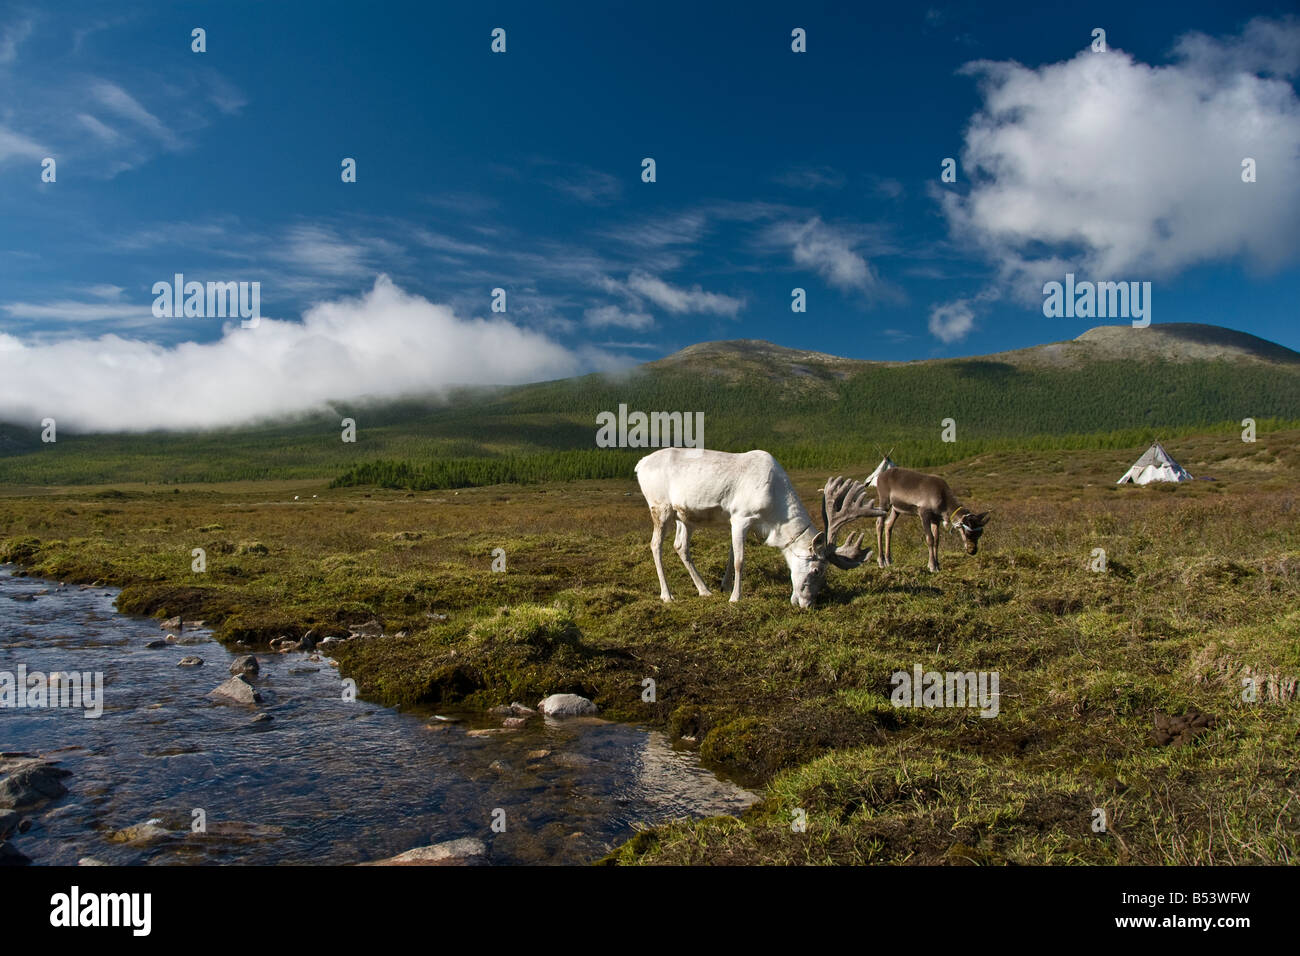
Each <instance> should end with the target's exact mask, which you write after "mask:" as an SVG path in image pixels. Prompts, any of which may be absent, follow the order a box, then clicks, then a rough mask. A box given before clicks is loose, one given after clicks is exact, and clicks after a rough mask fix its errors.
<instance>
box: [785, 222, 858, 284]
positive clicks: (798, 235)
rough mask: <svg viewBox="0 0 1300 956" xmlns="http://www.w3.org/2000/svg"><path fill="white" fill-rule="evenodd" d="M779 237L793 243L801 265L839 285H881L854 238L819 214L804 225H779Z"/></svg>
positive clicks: (793, 248) (795, 254)
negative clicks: (858, 250) (827, 222)
mask: <svg viewBox="0 0 1300 956" xmlns="http://www.w3.org/2000/svg"><path fill="white" fill-rule="evenodd" d="M775 236H776V238H777V239H778V240H779V241H782V242H785V243H787V244H789V245H790V247H791V253H792V255H793V256H794V261H795V263H796V264H797V265H801V266H805V267H807V268H811V269H813V270H814V271H815V272H816V273H817V274H818V275H820V276H821V277H822V278H823V279H825V280H826V281H827V282H829V283H830V284H831V285H833V286H835V287H836V288H839V289H844V290H858V291H861V292H865V291H867V290H868V289H871V288H872V287H874V286H875V285H876V284H877V279H876V274H875V273H874V272H873V271H872V269H871V266H870V265H869V264H868V263H867V260H866V259H864V258H862V256H860V255H859V254H858V253H857V252H855V251H854V247H855V245H856V241H855V239H854V237H853V236H851V235H849V234H848V233H846V232H843V231H841V230H838V229H835V228H833V227H831V226H828V225H826V223H824V222H822V220H821V217H819V216H814V217H813V218H812V219H809V220H808V221H807V222H805V223H802V224H799V223H783V224H781V225H779V226H777V227H776V229H775Z"/></svg>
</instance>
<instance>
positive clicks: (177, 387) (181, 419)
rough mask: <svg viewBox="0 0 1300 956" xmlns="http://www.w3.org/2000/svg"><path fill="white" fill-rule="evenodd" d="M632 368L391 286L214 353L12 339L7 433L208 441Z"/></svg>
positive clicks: (270, 324) (114, 340)
mask: <svg viewBox="0 0 1300 956" xmlns="http://www.w3.org/2000/svg"><path fill="white" fill-rule="evenodd" d="M619 361H620V360H618V359H614V358H611V357H609V356H602V355H600V354H599V353H597V352H592V351H589V352H586V353H584V354H583V355H581V356H579V355H575V354H574V353H573V352H571V351H570V350H568V349H566V348H564V347H563V346H561V345H559V344H557V343H556V342H554V341H552V340H551V339H549V338H547V337H546V336H544V335H541V334H539V333H537V332H533V331H531V330H528V329H524V328H521V327H519V326H517V325H514V324H512V323H511V322H508V321H505V320H503V319H499V318H498V319H482V318H476V319H465V318H460V317H458V316H457V315H455V314H454V313H453V312H452V310H451V309H450V308H448V307H447V306H443V305H437V304H434V303H431V302H429V301H428V300H426V299H423V298H421V297H419V296H414V295H408V294H407V293H405V292H403V291H402V290H401V289H399V288H397V287H396V286H395V285H394V284H393V283H392V282H391V281H390V280H389V279H388V277H387V276H380V277H379V278H378V279H377V280H376V281H375V284H374V287H373V288H372V289H371V290H370V291H369V292H368V293H366V294H365V295H363V296H361V297H359V298H352V299H340V300H337V301H333V302H328V303H323V304H320V305H317V306H314V307H313V308H311V309H310V310H308V311H307V312H306V313H305V314H304V316H303V318H302V321H300V322H290V321H280V320H275V319H269V318H263V319H262V321H261V323H260V325H259V326H258V327H257V328H253V329H244V328H240V327H239V323H237V322H236V323H231V324H230V325H228V326H227V327H226V329H225V331H224V333H223V334H222V336H221V338H219V339H217V340H216V341H213V342H205V343H198V342H184V343H181V344H178V345H175V346H161V345H157V344H154V343H151V342H145V341H140V340H135V339H128V338H123V337H121V336H118V335H105V336H102V337H100V338H96V339H89V338H80V339H68V340H63V341H59V342H54V343H49V344H30V343H25V342H22V341H20V340H19V339H18V338H16V337H14V336H12V335H6V334H0V420H6V421H19V422H27V423H29V424H35V423H36V422H39V421H40V420H41V419H42V418H45V417H53V418H55V419H56V420H57V421H58V423H59V425H60V426H62V427H65V428H67V429H68V430H69V431H85V430H95V431H98V430H103V431H119V430H121V431H141V430H146V429H152V428H195V427H199V428H202V427H212V426H220V425H231V424H241V423H246V422H252V421H258V420H266V419H278V418H284V417H286V416H291V415H294V414H297V413H302V412H306V411H310V410H315V409H323V408H326V407H328V405H329V403H330V402H332V401H355V400H364V399H386V398H395V397H398V396H402V395H409V394H427V393H430V392H437V391H439V390H440V389H443V388H445V387H447V386H451V385H474V384H509V383H517V382H526V381H536V380H541V379H550V378H559V377H564V376H568V375H572V374H575V373H576V372H578V371H580V370H581V369H582V368H583V367H589V366H590V365H591V364H593V363H603V364H606V365H609V366H611V367H612V366H614V365H617V364H618V362H619Z"/></svg>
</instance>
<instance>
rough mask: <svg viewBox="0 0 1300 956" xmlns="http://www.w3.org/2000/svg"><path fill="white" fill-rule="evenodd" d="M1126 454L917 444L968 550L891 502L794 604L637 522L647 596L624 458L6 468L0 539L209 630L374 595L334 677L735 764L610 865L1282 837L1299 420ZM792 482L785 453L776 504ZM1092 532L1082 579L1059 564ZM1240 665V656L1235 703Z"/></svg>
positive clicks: (1294, 633)
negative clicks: (1250, 686) (358, 483)
mask: <svg viewBox="0 0 1300 956" xmlns="http://www.w3.org/2000/svg"><path fill="white" fill-rule="evenodd" d="M1139 451H1141V449H1130V450H1124V451H1071V452H1060V451H1058V452H1050V451H1048V452H1044V451H1025V452H1023V453H997V454H988V455H984V456H980V457H977V458H972V459H969V460H967V461H965V462H962V463H961V464H959V465H956V466H953V467H951V468H946V469H944V473H945V474H946V475H948V476H949V477H950V479H951V480H952V483H953V485H954V487H955V488H956V489H957V491H958V493H959V494H961V495H963V496H964V497H965V498H966V499H967V500H969V501H970V502H971V503H972V504H973V505H976V506H979V507H980V508H987V507H992V508H994V509H996V512H995V516H994V519H993V521H992V523H991V524H990V526H989V531H988V533H987V534H986V535H985V537H984V540H983V542H982V546H981V549H980V553H979V555H978V556H976V557H974V558H971V557H967V556H965V555H963V554H961V553H960V551H959V549H958V548H957V547H956V546H955V545H954V544H953V543H952V542H951V541H950V540H945V542H944V545H943V550H942V552H941V560H942V562H943V570H942V571H941V572H940V573H939V574H937V575H931V574H928V573H927V572H926V571H925V568H924V551H923V544H922V541H921V534H920V529H919V527H918V526H917V525H916V523H915V521H914V520H911V521H909V520H907V519H904V520H901V521H900V522H899V524H898V526H897V528H896V532H895V541H894V554H895V564H894V566H893V567H892V568H889V569H884V570H882V569H880V568H877V567H876V566H875V565H874V563H873V564H871V565H869V566H867V567H864V568H862V569H859V570H857V571H852V572H834V573H833V576H832V578H831V581H830V586H829V588H830V589H829V591H828V592H827V593H826V594H825V595H824V599H823V601H822V602H821V603H820V604H819V606H818V607H817V608H816V609H814V610H812V611H799V610H797V609H795V608H793V607H792V606H791V605H790V604H789V578H788V574H787V572H786V569H785V565H784V562H783V561H782V559H781V557H780V555H779V553H778V552H776V551H775V550H773V549H770V548H764V547H761V546H759V545H756V544H754V545H751V546H750V548H749V549H748V551H747V565H746V570H745V580H744V583H745V585H746V596H745V598H744V600H743V601H742V602H741V603H740V604H739V605H731V604H729V603H728V602H727V601H726V599H725V597H724V596H722V595H720V594H717V593H715V594H714V595H713V596H711V597H708V598H699V597H696V596H695V594H694V590H693V589H692V588H691V587H690V586H689V582H688V581H687V578H686V573H685V571H684V570H683V569H682V568H681V566H680V563H679V562H678V561H677V560H676V557H675V556H674V555H672V553H671V550H669V549H666V566H667V567H668V568H669V574H670V583H671V584H672V586H673V589H674V594H675V596H676V597H677V599H678V600H677V601H676V602H675V603H673V604H671V605H664V604H662V603H661V602H660V601H659V600H658V597H657V593H658V589H657V585H656V583H655V577H654V570H653V566H652V564H651V562H650V556H649V554H648V540H649V519H648V516H647V514H646V508H645V505H644V502H643V501H642V499H641V497H640V494H639V492H638V490H637V488H636V485H635V483H633V482H631V481H613V480H612V481H589V482H575V483H571V484H563V485H541V486H527V487H519V488H517V487H509V486H497V487H492V488H478V489H468V490H463V491H460V492H450V491H448V492H438V493H434V494H408V493H403V492H392V491H372V492H367V491H365V490H362V489H351V488H350V489H334V490H328V489H326V488H325V487H324V483H323V482H321V483H311V482H294V483H284V482H278V483H277V482H249V483H245V484H232V485H224V486H190V487H184V488H182V489H180V490H179V491H177V492H173V490H172V489H171V488H166V489H158V488H153V487H149V486H125V485H123V486H118V487H116V488H112V489H85V488H81V489H72V488H64V489H41V490H35V489H29V490H27V491H20V490H16V489H10V490H9V491H8V492H7V493H6V494H5V496H4V497H3V498H0V559H4V560H10V561H14V562H18V563H20V564H22V565H24V566H25V567H27V568H28V569H30V570H31V571H32V572H33V573H37V574H41V575H44V576H47V577H51V578H54V579H57V580H61V581H72V582H89V581H94V580H99V581H103V582H106V583H112V584H116V585H121V586H123V588H124V590H123V593H122V596H121V599H120V606H121V608H122V609H123V610H125V611H131V612H135V613H145V614H156V615H160V616H163V615H168V616H169V615H173V614H177V613H184V614H186V615H188V616H190V617H203V618H206V619H207V620H208V621H210V622H212V623H214V624H215V625H216V626H217V627H218V628H219V635H220V636H221V637H222V638H223V639H226V640H232V641H233V640H237V639H242V640H246V641H254V642H256V641H265V640H269V639H270V638H272V637H275V636H278V635H280V634H285V633H288V634H299V633H302V632H305V631H306V630H307V629H309V628H312V627H315V628H318V629H319V630H322V631H323V632H325V633H330V632H333V633H340V634H341V633H346V630H347V626H348V625H350V624H357V623H360V622H362V621H365V620H368V619H370V618H378V619H379V620H380V621H381V622H382V623H383V624H384V626H385V629H386V631H387V634H388V636H384V637H378V638H359V639H356V640H354V641H350V642H347V643H345V644H343V645H341V646H340V647H339V649H338V650H337V654H336V656H337V657H338V659H339V661H340V665H341V668H342V672H343V673H344V674H345V675H347V676H351V677H353V678H355V679H356V680H357V683H358V685H359V689H360V692H361V694H362V695H363V696H365V697H368V698H370V699H373V700H377V701H380V702H383V703H388V704H395V705H404V704H413V703H417V702H419V703H451V702H456V703H463V704H466V705H468V706H483V707H486V706H490V705H493V704H498V703H505V702H509V701H510V700H525V701H530V702H531V701H532V700H536V699H537V698H538V697H540V696H542V695H543V694H547V693H554V692H564V691H573V692H577V693H582V694H585V695H587V696H590V697H592V698H593V699H595V700H596V701H597V703H599V704H600V705H601V707H602V710H603V711H604V713H605V714H606V715H607V716H611V717H614V718H618V719H626V720H637V721H641V722H644V723H647V724H651V725H655V726H660V727H663V728H665V729H666V730H668V731H669V732H670V733H672V734H673V735H675V736H677V737H680V738H683V739H686V740H688V741H694V742H695V743H697V744H698V746H699V748H700V750H701V754H702V757H703V758H704V759H705V760H706V761H710V762H713V763H714V764H716V765H718V766H720V767H724V768H726V769H728V770H731V771H733V772H735V773H738V774H740V775H741V776H742V777H743V778H745V779H747V780H749V781H751V782H753V783H755V784H756V785H760V786H762V787H763V788H764V800H763V802H762V803H760V804H759V805H758V806H756V807H755V808H754V809H753V810H751V811H750V812H749V813H748V814H746V815H745V816H744V817H743V818H742V819H739V820H737V819H732V818H719V819H710V820H703V821H696V822H685V823H678V824H672V825H669V826H664V827H660V828H657V829H655V830H653V831H649V832H646V833H643V834H640V835H638V836H637V837H636V838H635V839H633V840H631V841H629V842H628V843H627V844H625V845H624V846H623V847H621V848H620V849H619V850H618V851H616V852H615V853H614V854H612V855H611V857H610V861H611V862H622V863H631V862H639V863H644V862H649V863H875V862H888V863H1075V862H1090V863H1137V864H1141V863H1250V862H1290V861H1292V860H1294V859H1295V858H1296V854H1297V851H1298V850H1300V792H1298V790H1300V768H1298V766H1297V761H1296V753H1297V752H1298V751H1300V717H1298V716H1297V711H1298V707H1300V705H1297V703H1296V701H1295V700H1294V699H1293V698H1291V697H1290V696H1289V694H1290V692H1289V691H1288V690H1287V688H1288V687H1290V686H1292V685H1291V684H1289V683H1288V682H1289V681H1293V680H1294V679H1295V677H1296V676H1297V675H1300V537H1298V536H1297V530H1300V507H1297V502H1296V498H1297V491H1298V488H1300V482H1298V481H1297V479H1300V433H1297V432H1285V433H1272V434H1267V435H1261V436H1260V441H1259V442H1257V443H1256V444H1253V445H1250V444H1243V443H1242V442H1240V441H1239V440H1238V439H1236V438H1235V436H1234V437H1233V438H1228V437H1222V436H1220V437H1215V436H1203V437H1200V438H1191V439H1186V440H1183V441H1180V442H1179V447H1178V448H1174V449H1171V451H1173V452H1174V454H1175V455H1176V456H1177V457H1178V458H1179V460H1180V461H1181V462H1182V463H1183V464H1184V465H1185V466H1186V467H1188V468H1189V469H1190V470H1191V471H1192V472H1193V473H1194V474H1211V475H1214V476H1215V477H1217V478H1218V479H1219V480H1218V481H1215V482H1195V483H1191V484H1184V485H1181V486H1178V487H1173V486H1163V487H1148V488H1133V487H1123V488H1118V487H1116V486H1114V484H1113V482H1114V480H1115V478H1116V477H1117V476H1118V475H1119V474H1122V472H1123V470H1124V468H1126V467H1127V466H1128V464H1130V463H1131V461H1132V459H1133V458H1135V457H1136V455H1137V453H1138V452H1139ZM874 464H875V463H874V462H857V463H852V464H849V463H846V465H845V467H844V468H843V469H841V470H842V471H843V472H844V473H847V474H856V475H862V474H865V473H867V472H868V471H870V470H871V468H872V467H873V466H874ZM825 478H826V475H825V474H812V473H796V475H795V479H796V484H797V485H798V487H799V488H800V489H801V490H802V491H804V492H805V495H806V499H805V500H806V502H807V503H808V504H809V505H810V506H813V505H815V503H816V499H815V494H816V489H817V488H818V487H819V485H820V484H821V482H823V481H824V480H825ZM295 494H296V495H298V496H299V500H297V501H295V500H293V497H294V495H295ZM314 495H318V496H319V497H313V496H314ZM194 548H203V549H204V550H205V552H206V555H207V570H206V572H205V573H202V574H197V573H194V572H193V571H192V570H191V562H192V561H193V557H192V549H194ZM497 548H501V549H503V550H504V553H505V560H506V570H505V572H504V573H494V572H493V571H492V564H493V557H494V555H493V552H494V549H497ZM1096 548H1102V549H1105V552H1106V558H1107V562H1108V570H1107V571H1106V572H1105V573H1096V572H1093V571H1091V570H1089V565H1090V563H1091V562H1092V561H1093V551H1094V549H1096ZM695 551H696V561H697V564H698V565H699V567H700V568H701V571H702V573H704V574H705V576H706V578H708V579H710V580H714V581H716V580H717V578H718V577H720V574H721V567H722V562H723V560H724V559H725V555H726V540H725V535H723V534H721V533H716V532H715V533H712V534H710V533H708V532H707V531H705V532H702V533H701V534H700V535H697V536H696V544H695ZM444 615H445V617H444ZM399 631H405V632H406V634H405V636H401V637H398V636H395V635H396V633H397V632H399ZM914 664H920V665H922V666H923V667H924V668H925V669H927V670H931V669H932V670H939V671H947V670H956V671H980V670H983V671H997V672H998V674H999V676H1000V690H1001V693H1002V701H1001V710H1000V713H999V714H998V716H997V717H995V718H992V719H984V718H981V717H980V716H978V714H977V713H975V712H973V711H968V710H943V709H934V710H913V709H901V708H895V707H893V706H892V705H891V703H890V702H889V693H890V689H891V688H890V676H891V674H893V673H894V672H895V671H898V670H910V669H911V668H912V666H913V665H914ZM1243 676H1254V677H1256V679H1257V680H1258V681H1259V686H1260V692H1259V700H1258V701H1257V702H1256V703H1247V702H1245V701H1243V700H1242V686H1241V679H1242V677H1243ZM646 678H652V679H653V680H654V681H655V690H656V700H655V702H654V703H646V702H645V701H644V700H643V696H642V695H643V689H644V688H643V681H644V680H645V679H646ZM1192 709H1194V710H1197V711H1200V712H1203V713H1206V714H1209V715H1211V716H1213V717H1214V718H1215V723H1214V725H1213V726H1212V727H1211V728H1210V729H1209V730H1208V731H1206V732H1205V733H1203V734H1201V735H1200V736H1198V737H1197V738H1196V739H1195V740H1194V741H1193V742H1192V743H1191V744H1189V745H1187V746H1159V745H1157V744H1156V742H1155V741H1154V740H1153V737H1152V733H1151V732H1152V728H1153V720H1154V716H1155V715H1156V714H1157V713H1161V714H1172V715H1180V714H1183V713H1185V712H1186V711H1188V710H1192ZM1097 810H1104V811H1105V815H1106V822H1107V826H1106V830H1105V832H1096V831H1095V830H1094V828H1093V825H1094V821H1095V820H1096V819H1097V813H1096V811H1097ZM799 811H801V812H802V816H803V818H804V819H805V820H806V827H805V829H804V831H803V832H798V831H797V830H795V829H794V828H792V826H791V824H792V822H795V820H796V819H797V818H798V813H797V812H799Z"/></svg>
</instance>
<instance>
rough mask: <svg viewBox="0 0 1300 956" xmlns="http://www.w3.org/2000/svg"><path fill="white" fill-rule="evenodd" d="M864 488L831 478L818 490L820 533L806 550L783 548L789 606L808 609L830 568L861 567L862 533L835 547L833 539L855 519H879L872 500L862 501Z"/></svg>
mask: <svg viewBox="0 0 1300 956" xmlns="http://www.w3.org/2000/svg"><path fill="white" fill-rule="evenodd" d="M866 496H867V489H866V486H865V485H863V484H862V482H860V481H853V480H851V479H848V478H832V479H830V480H828V481H827V482H826V487H825V488H824V489H823V490H822V525H823V529H824V530H822V531H818V532H817V536H816V537H814V538H813V540H812V544H811V545H809V546H808V547H807V548H797V547H795V548H787V549H786V551H785V557H786V562H787V563H788V564H789V565H790V583H791V584H792V585H793V590H792V592H791V594H790V603H791V604H795V605H798V606H799V607H802V608H809V607H812V605H813V602H814V601H815V600H817V595H818V593H820V591H821V589H822V585H824V584H825V583H826V570H827V568H828V567H829V566H830V565H832V564H833V565H835V567H837V568H843V569H844V570H846V571H847V570H849V569H850V568H856V567H859V566H860V565H862V564H864V563H865V562H866V561H867V560H868V559H869V558H870V557H871V552H870V551H863V550H862V533H861V532H856V533H854V534H851V535H849V536H848V537H847V538H845V539H844V543H843V544H841V545H836V544H835V535H836V534H837V533H838V532H839V530H840V528H841V527H843V526H844V525H845V524H847V523H848V522H850V521H853V520H854V519H856V518H880V517H883V516H884V515H885V514H886V512H884V511H881V510H880V509H879V508H877V507H876V506H875V505H876V502H875V499H874V498H873V499H871V500H870V501H865V500H864V499H865V498H866Z"/></svg>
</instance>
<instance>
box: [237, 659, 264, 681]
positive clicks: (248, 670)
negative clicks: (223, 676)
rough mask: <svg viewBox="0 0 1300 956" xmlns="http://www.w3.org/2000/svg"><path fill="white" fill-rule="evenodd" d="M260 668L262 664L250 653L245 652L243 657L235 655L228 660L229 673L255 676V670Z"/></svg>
mask: <svg viewBox="0 0 1300 956" xmlns="http://www.w3.org/2000/svg"><path fill="white" fill-rule="evenodd" d="M261 669H262V665H261V664H259V663H258V662H257V658H256V657H254V656H253V655H252V654H245V655H244V656H243V657H236V658H235V659H234V660H233V661H231V662H230V673H232V674H235V675H239V674H250V675H252V676H253V677H256V676H257V672H258V671H259V670H261Z"/></svg>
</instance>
